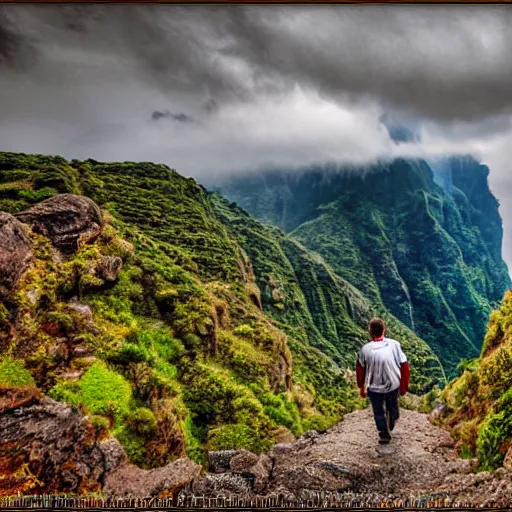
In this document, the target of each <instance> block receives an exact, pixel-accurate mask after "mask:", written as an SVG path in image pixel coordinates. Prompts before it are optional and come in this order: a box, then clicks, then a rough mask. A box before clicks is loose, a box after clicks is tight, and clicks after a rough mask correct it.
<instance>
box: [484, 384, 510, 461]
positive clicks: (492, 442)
mask: <svg viewBox="0 0 512 512" xmlns="http://www.w3.org/2000/svg"><path fill="white" fill-rule="evenodd" d="M496 410H497V411H498V412H494V413H491V414H488V415H487V416H486V418H485V420H484V421H483V423H482V424H481V425H480V428H479V429H478V438H477V442H476V446H477V456H478V459H479V461H480V466H481V468H482V469H484V470H489V471H491V470H493V469H496V468H497V467H499V466H501V465H502V464H503V460H504V458H505V450H504V448H505V446H506V443H507V442H510V440H511V439H512V388H510V389H509V390H508V391H507V392H506V393H505V394H504V395H503V396H502V398H501V399H500V400H499V401H498V403H497V406H496Z"/></svg>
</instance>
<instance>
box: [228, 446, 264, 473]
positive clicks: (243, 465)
mask: <svg viewBox="0 0 512 512" xmlns="http://www.w3.org/2000/svg"><path fill="white" fill-rule="evenodd" d="M258 459H259V457H258V456H257V455H256V454H254V453H251V452H250V451H248V450H239V453H237V454H236V455H234V456H233V457H231V459H230V461H229V468H230V469H231V471H232V472H233V473H249V472H250V471H251V468H252V467H253V466H254V465H255V464H256V463H257V462H258Z"/></svg>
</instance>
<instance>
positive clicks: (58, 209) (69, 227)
mask: <svg viewBox="0 0 512 512" xmlns="http://www.w3.org/2000/svg"><path fill="white" fill-rule="evenodd" d="M16 217H17V218H18V219H19V220H21V222H24V223H25V224H29V225H31V226H32V229H33V230H34V231H35V232H37V233H41V234H42V235H45V236H48V237H49V238H50V240H51V241H52V244H53V245H54V246H55V247H57V248H58V249H60V250H62V251H67V252H69V251H71V252H72V251H75V250H76V249H78V247H79V246H80V245H81V244H83V243H87V242H91V241H93V240H95V239H96V238H97V237H98V236H99V234H100V233H101V229H102V226H103V217H102V214H101V210H100V208H99V207H98V205H97V204H96V203H95V202H94V201H92V200H91V199H89V198H88V197H84V196H78V195H75V194H59V195H56V196H53V197H50V198H49V199H46V200H44V201H41V202H40V203H37V204H36V205H34V206H32V207H31V208H30V209H28V210H26V211H24V212H21V213H18V214H17V215H16Z"/></svg>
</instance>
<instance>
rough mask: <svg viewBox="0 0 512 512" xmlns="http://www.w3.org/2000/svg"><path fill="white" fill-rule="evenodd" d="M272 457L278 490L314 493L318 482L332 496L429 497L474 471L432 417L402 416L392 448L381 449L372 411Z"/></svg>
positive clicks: (276, 450)
mask: <svg viewBox="0 0 512 512" xmlns="http://www.w3.org/2000/svg"><path fill="white" fill-rule="evenodd" d="M272 453H273V455H274V470H273V480H274V482H275V484H276V485H280V484H286V486H287V487H288V486H289V485H290V483H292V482H294V481H295V482H297V484H300V485H305V484H307V486H308V487H309V486H316V482H315V480H318V482H317V483H318V484H321V485H322V488H323V489H326V490H327V489H329V490H337V489H340V488H347V489H351V490H354V491H379V492H383V493H396V492H401V493H404V492H409V491H411V492H420V491H429V490H431V489H433V488H437V487H438V486H439V485H441V483H442V482H443V480H444V479H445V477H446V476H447V475H448V474H450V473H452V472H453V471H457V470H458V469H459V470H462V469H464V467H466V468H467V467H468V463H467V462H465V461H462V460H460V459H458V458H457V456H456V454H455V452H454V449H453V440H452V439H451V436H450V435H449V434H448V432H447V431H445V430H444V429H442V428H439V427H435V426H433V425H432V424H431V423H430V422H429V421H428V419H427V416H426V415H424V414H420V413H418V412H414V411H408V410H402V411H401V417H400V419H399V421H398V422H397V425H396V427H395V429H394V431H393V439H392V441H391V443H390V444H389V445H379V444H378V435H377V430H376V428H375V424H374V421H373V417H372V414H371V411H370V410H369V409H365V410H360V411H356V412H354V413H352V414H349V415H347V416H346V418H345V419H344V421H342V422H341V423H339V424H338V425H336V426H335V427H333V428H332V429H330V430H329V431H327V432H326V433H325V434H317V435H314V434H313V435H312V436H309V435H306V437H305V438H302V439H300V440H298V441H297V442H296V443H293V444H290V445H285V446H282V445H277V446H276V447H274V449H273V452H272ZM322 461H330V462H331V463H332V464H326V462H322ZM336 465H337V466H339V468H338V470H337V471H336ZM328 468H331V469H328ZM343 468H346V469H347V470H348V472H347V473H344V472H343ZM322 473H330V475H327V474H325V475H323V474H322Z"/></svg>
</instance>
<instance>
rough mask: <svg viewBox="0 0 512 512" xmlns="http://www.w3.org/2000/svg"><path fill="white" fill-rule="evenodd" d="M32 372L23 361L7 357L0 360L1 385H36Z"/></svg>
mask: <svg viewBox="0 0 512 512" xmlns="http://www.w3.org/2000/svg"><path fill="white" fill-rule="evenodd" d="M34 385H35V382H34V379H33V378H32V375H31V373H30V372H29V371H28V370H26V369H25V367H24V365H23V361H16V360H12V359H9V358H5V359H3V360H2V361H0V386H34Z"/></svg>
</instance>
